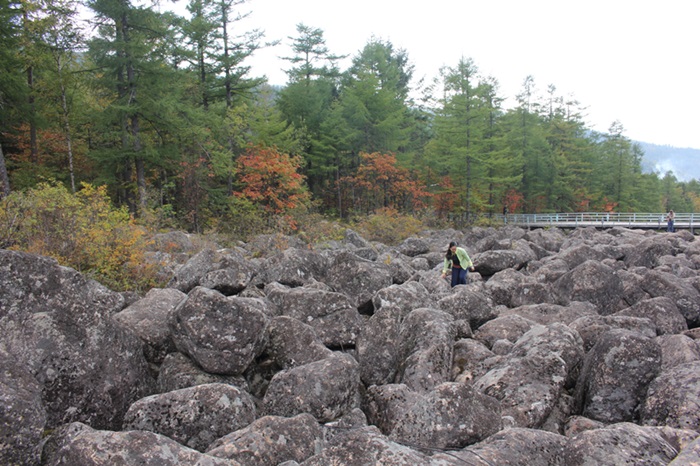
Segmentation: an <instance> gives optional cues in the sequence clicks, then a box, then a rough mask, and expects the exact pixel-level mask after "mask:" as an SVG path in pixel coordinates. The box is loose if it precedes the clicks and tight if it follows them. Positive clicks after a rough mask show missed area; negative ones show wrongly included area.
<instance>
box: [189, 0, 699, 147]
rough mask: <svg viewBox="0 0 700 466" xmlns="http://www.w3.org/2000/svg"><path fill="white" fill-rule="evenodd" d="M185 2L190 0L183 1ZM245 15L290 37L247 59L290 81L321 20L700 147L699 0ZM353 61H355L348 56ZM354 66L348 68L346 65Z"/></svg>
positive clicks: (643, 134)
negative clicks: (299, 41) (301, 47)
mask: <svg viewBox="0 0 700 466" xmlns="http://www.w3.org/2000/svg"><path fill="white" fill-rule="evenodd" d="M181 1H184V0H181ZM242 8H243V9H244V11H250V12H251V15H250V17H249V18H248V19H247V20H246V23H245V24H246V25H248V24H249V25H251V27H256V28H259V29H262V30H264V31H265V34H266V39H267V40H274V39H280V40H281V41H282V43H281V44H280V45H279V46H277V47H273V48H270V49H265V50H260V51H258V52H257V53H256V56H255V57H253V59H252V60H251V61H250V62H249V64H250V65H252V66H253V75H254V76H260V75H263V74H264V75H266V76H267V77H268V80H269V82H270V83H271V84H285V82H286V75H285V74H284V72H283V71H282V68H285V67H288V65H289V64H288V62H285V61H282V60H280V59H279V57H280V56H291V55H292V52H291V49H290V48H289V43H290V42H291V41H290V40H289V39H288V37H289V36H291V37H297V32H296V25H297V24H298V23H303V24H305V25H307V26H310V27H314V28H320V29H321V30H323V31H324V37H325V39H326V45H327V47H328V48H329V49H330V51H331V52H332V53H334V54H338V55H343V54H349V55H350V56H353V55H356V54H357V53H358V52H359V51H360V50H361V49H362V48H363V47H364V45H365V44H366V43H367V41H368V40H369V39H370V38H371V37H376V38H378V39H382V40H384V41H390V42H391V43H392V44H393V46H394V48H396V49H405V50H406V51H407V52H408V57H409V59H410V61H411V62H412V63H413V64H414V65H415V75H414V80H417V79H418V78H421V77H425V78H427V79H428V80H430V79H432V78H433V77H435V76H437V75H438V70H439V69H440V67H441V66H455V65H456V64H457V63H458V62H459V60H460V58H461V57H465V58H471V59H472V60H473V61H474V63H475V64H476V66H477V67H478V68H479V71H480V72H481V74H483V75H487V76H493V77H495V78H496V79H497V80H498V81H499V83H500V90H501V95H502V96H503V97H506V98H508V99H509V100H508V101H507V103H509V104H510V105H512V103H513V97H514V96H515V95H516V94H517V93H518V92H519V91H520V90H521V89H522V83H523V81H524V79H525V78H526V77H527V76H528V75H532V76H533V77H534V80H535V84H536V86H537V87H538V89H539V90H540V91H542V92H544V91H545V90H546V89H547V86H548V85H549V84H553V85H554V86H555V87H556V88H557V93H558V94H559V95H564V96H573V97H574V98H576V99H577V100H578V101H579V102H580V103H581V104H582V105H583V106H584V107H586V118H585V121H586V123H587V124H588V126H589V127H591V128H593V129H595V130H599V131H607V130H608V128H609V127H610V125H611V124H612V123H613V121H615V120H618V121H620V122H621V123H622V125H623V127H624V128H625V133H624V134H625V135H626V136H627V137H629V138H630V139H633V140H637V141H643V142H649V143H653V144H660V145H671V146H675V147H692V148H697V149H700V119H699V118H698V116H697V114H698V112H700V91H699V86H700V63H699V62H698V46H700V27H699V26H698V19H700V15H699V14H698V12H699V11H700V2H698V1H697V0H666V1H664V2H661V1H652V0H586V1H581V0H478V1H474V0H431V1H414V2H412V1H410V0H409V1H407V0H400V1H399V0H348V1H342V2H339V1H333V0H248V2H247V3H245V4H244V5H243V6H242ZM345 65H347V63H346V64H345ZM345 67H346V66H343V67H342V68H343V69H344V68H345Z"/></svg>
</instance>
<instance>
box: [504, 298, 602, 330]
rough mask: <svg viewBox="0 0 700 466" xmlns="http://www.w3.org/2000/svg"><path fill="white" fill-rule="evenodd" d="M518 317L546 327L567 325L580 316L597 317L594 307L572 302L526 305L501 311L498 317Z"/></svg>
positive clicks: (584, 303) (586, 303)
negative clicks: (564, 304)
mask: <svg viewBox="0 0 700 466" xmlns="http://www.w3.org/2000/svg"><path fill="white" fill-rule="evenodd" d="M509 315H518V316H521V317H524V318H526V319H529V320H532V321H534V322H537V323H538V324H542V325H548V324H553V323H557V322H559V323H563V324H567V325H568V324H569V323H571V322H573V321H574V320H576V319H578V318H580V317H581V316H586V315H589V316H598V313H597V312H596V307H595V305H593V304H591V303H588V302H580V301H573V302H571V303H569V304H568V305H567V306H561V305H559V304H552V303H548V302H543V303H541V304H528V305H525V306H518V307H515V308H513V309H503V310H501V312H500V313H499V316H501V317H505V316H509Z"/></svg>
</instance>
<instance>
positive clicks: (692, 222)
mask: <svg viewBox="0 0 700 466" xmlns="http://www.w3.org/2000/svg"><path fill="white" fill-rule="evenodd" d="M494 218H495V219H497V220H501V221H503V222H504V223H506V224H510V225H517V226H523V227H533V228H537V227H539V228H542V227H547V226H552V227H560V228H576V227H584V226H594V227H598V228H612V227H616V226H619V227H627V228H650V229H663V230H665V229H666V213H665V212H664V213H639V212H564V213H547V214H507V215H505V216H504V215H495V216H494ZM699 223H700V214H697V213H677V214H676V215H675V220H674V224H673V226H674V228H675V229H690V231H691V232H693V230H694V228H696V227H698V226H700V225H698V224H699Z"/></svg>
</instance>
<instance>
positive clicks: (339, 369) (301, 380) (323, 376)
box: [263, 353, 360, 422]
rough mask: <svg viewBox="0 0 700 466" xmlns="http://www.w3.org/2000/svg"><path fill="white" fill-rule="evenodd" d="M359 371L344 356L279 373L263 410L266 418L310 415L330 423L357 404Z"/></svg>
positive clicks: (272, 383) (271, 384)
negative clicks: (269, 416) (267, 416)
mask: <svg viewBox="0 0 700 466" xmlns="http://www.w3.org/2000/svg"><path fill="white" fill-rule="evenodd" d="M359 388H360V371H359V368H358V364H357V361H355V359H353V358H352V356H350V355H348V354H345V353H333V355H332V356H330V357H328V358H325V359H321V360H319V361H314V362H311V363H308V364H305V365H303V366H297V367H292V368H290V369H286V370H283V371H280V372H278V373H277V374H275V376H274V377H273V378H272V380H271V381H270V385H269V386H268V387H267V391H266V392H265V397H264V398H263V409H264V413H265V414H266V415H271V416H286V417H290V416H296V415H297V414H302V413H309V414H311V415H312V416H314V417H315V418H316V419H317V420H318V421H319V422H328V421H332V420H334V419H337V418H339V417H341V416H342V415H344V414H346V413H348V412H350V411H351V410H352V409H353V408H355V407H356V406H357V405H358V396H359Z"/></svg>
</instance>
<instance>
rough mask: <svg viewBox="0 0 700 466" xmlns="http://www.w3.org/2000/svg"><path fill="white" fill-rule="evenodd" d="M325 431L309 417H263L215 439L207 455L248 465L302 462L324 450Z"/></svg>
mask: <svg viewBox="0 0 700 466" xmlns="http://www.w3.org/2000/svg"><path fill="white" fill-rule="evenodd" d="M323 441H324V431H323V429H322V428H321V426H320V425H319V423H318V421H316V419H314V417H313V416H312V415H310V414H306V413H304V414H298V415H296V416H294V417H281V416H263V417H261V418H259V419H256V420H255V421H254V422H252V423H251V424H250V425H248V426H246V427H244V428H242V429H239V430H236V431H234V432H231V433H229V434H227V435H225V436H224V437H221V438H220V439H218V440H216V441H215V442H214V443H212V444H211V445H210V446H209V448H208V449H207V452H206V453H207V454H208V455H212V456H216V457H217V458H227V459H232V460H235V461H237V462H239V463H241V464H244V465H246V466H268V465H272V464H275V465H276V464H281V463H284V462H285V461H296V462H302V461H304V460H306V459H307V458H309V457H311V456H313V455H314V454H316V453H317V451H318V450H320V449H321V448H322V445H323Z"/></svg>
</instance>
